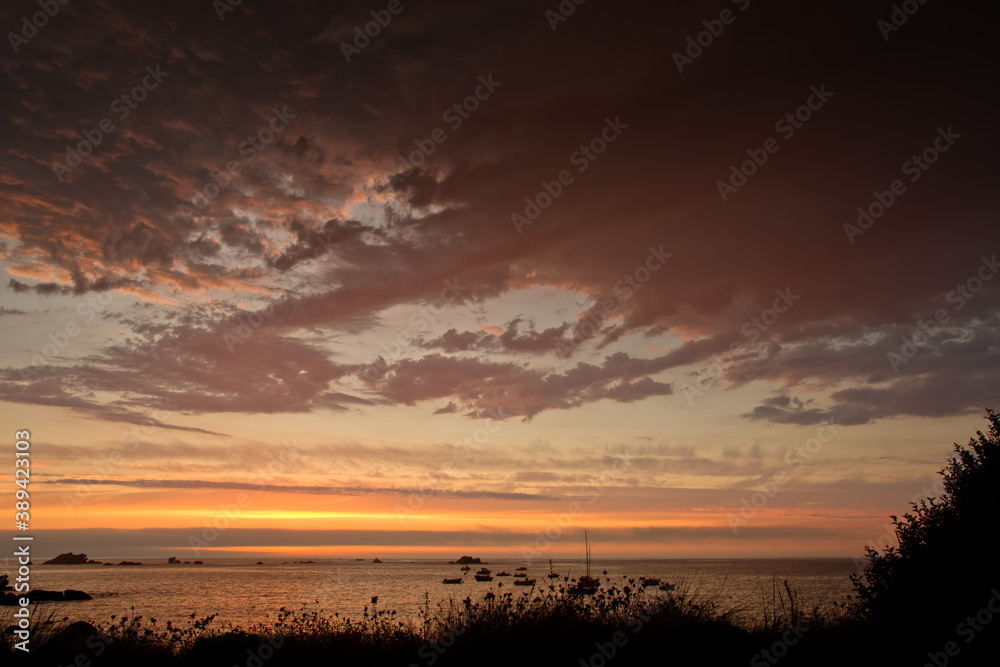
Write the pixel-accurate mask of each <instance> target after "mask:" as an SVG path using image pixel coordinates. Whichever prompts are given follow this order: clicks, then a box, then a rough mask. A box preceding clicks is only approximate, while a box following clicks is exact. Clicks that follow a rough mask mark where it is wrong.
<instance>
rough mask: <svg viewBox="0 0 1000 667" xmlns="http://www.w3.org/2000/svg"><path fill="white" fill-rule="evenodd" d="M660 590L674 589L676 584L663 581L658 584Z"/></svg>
mask: <svg viewBox="0 0 1000 667" xmlns="http://www.w3.org/2000/svg"><path fill="white" fill-rule="evenodd" d="M660 590H661V591H676V590H677V584H668V583H667V582H665V581H664V582H663V583H662V584H660Z"/></svg>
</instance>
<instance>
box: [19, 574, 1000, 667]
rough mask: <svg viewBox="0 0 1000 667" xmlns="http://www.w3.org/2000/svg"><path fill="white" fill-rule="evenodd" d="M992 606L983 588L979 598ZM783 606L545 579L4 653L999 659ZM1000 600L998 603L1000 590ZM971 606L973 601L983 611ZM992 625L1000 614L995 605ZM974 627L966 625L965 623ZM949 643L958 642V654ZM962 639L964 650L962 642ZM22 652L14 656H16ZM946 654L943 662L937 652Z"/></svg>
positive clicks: (73, 636) (100, 660)
mask: <svg viewBox="0 0 1000 667" xmlns="http://www.w3.org/2000/svg"><path fill="white" fill-rule="evenodd" d="M983 603H984V608H988V601H987V599H986V598H984V599H983ZM772 606H773V607H774V608H773V609H772V610H771V611H769V612H765V613H763V614H762V615H761V617H760V618H758V619H756V620H753V621H747V620H745V618H746V617H745V616H742V617H740V616H737V615H735V614H734V610H721V609H718V608H716V607H715V606H714V605H713V604H712V602H711V601H710V600H702V601H697V600H694V599H691V598H690V597H688V596H687V594H685V593H683V592H682V593H669V594H664V593H658V594H657V595H656V596H647V595H645V594H643V593H642V592H641V589H637V588H636V587H635V584H634V583H632V582H627V581H626V582H623V583H622V585H614V584H608V583H607V582H605V586H604V587H603V590H602V591H601V592H598V593H597V594H595V595H593V596H584V597H574V596H570V595H567V594H566V593H565V592H560V591H559V590H558V589H556V590H547V591H545V592H544V593H539V592H537V591H536V592H533V593H530V594H524V593H522V592H520V591H516V592H513V593H503V594H501V595H499V596H497V597H494V598H490V597H489V596H487V598H486V599H483V600H480V601H478V602H472V601H463V602H460V603H457V604H454V605H451V606H450V607H445V606H440V607H439V608H438V610H437V611H436V613H434V612H430V610H428V612H427V613H425V614H423V615H422V618H421V619H420V620H419V621H417V622H416V623H411V624H406V623H401V622H399V621H397V620H395V613H394V612H391V611H385V610H380V609H378V607H377V604H375V605H373V606H372V607H370V608H369V609H368V610H367V613H366V614H365V615H364V616H362V617H361V618H359V619H347V618H341V617H339V616H334V615H326V614H324V613H322V612H320V611H308V610H298V611H295V612H292V611H285V612H284V613H283V614H282V615H281V616H280V617H279V618H278V619H273V621H272V623H271V625H270V626H268V627H264V626H260V627H257V628H254V629H252V630H239V629H223V628H213V624H212V619H210V618H209V619H200V620H197V621H194V620H193V621H192V622H191V623H190V624H189V625H187V626H185V627H183V628H181V627H175V626H172V625H170V626H168V627H159V624H157V623H156V622H155V621H154V620H153V619H147V618H143V617H141V616H139V617H135V618H130V619H119V620H118V621H117V623H116V624H114V625H110V626H105V627H102V628H94V627H93V626H90V625H88V624H85V623H79V622H78V623H74V624H67V623H65V622H64V623H52V624H47V625H46V624H42V625H40V626H39V627H36V628H35V629H34V632H33V639H32V644H31V646H32V651H31V653H30V654H24V653H23V652H21V651H16V650H14V648H13V645H12V642H11V641H8V643H7V644H6V647H5V650H4V651H3V653H5V654H6V657H5V658H4V659H3V663H4V664H8V663H11V664H24V665H45V666H52V667H55V666H58V665H62V666H65V667H69V666H70V665H73V666H76V667H92V666H93V667H101V666H116V667H117V666H122V667H124V666H129V667H132V666H141V667H158V666H160V665H163V666H168V665H170V666H174V665H185V666H190V667H200V666H202V665H204V666H206V667H207V666H212V667H230V666H231V665H235V666H241V667H282V666H291V667H307V666H310V665H372V666H377V665H393V666H402V667H405V666H409V665H418V666H423V665H427V666H430V665H439V666H446V665H471V666H478V665H554V666H558V665H567V666H571V665H572V666H574V667H576V666H588V665H589V666H592V667H604V666H608V667H614V666H617V665H751V667H762V666H765V665H789V666H791V665H915V666H919V665H924V664H931V665H935V667H943V665H946V664H950V665H986V664H995V662H994V660H995V658H996V653H995V651H996V648H997V645H998V644H997V637H996V635H997V634H998V633H997V632H996V630H997V628H996V627H983V626H981V627H982V630H981V631H980V632H978V633H976V635H975V636H974V637H973V639H972V641H968V642H967V641H966V637H967V636H968V633H965V634H962V635H958V634H956V635H955V636H954V637H953V638H952V641H953V643H954V644H955V646H954V647H951V646H950V645H948V644H947V642H945V641H941V640H939V639H938V638H935V637H931V636H924V637H919V636H915V635H914V634H913V633H899V632H898V630H897V629H895V628H891V627H880V626H879V625H878V624H875V623H873V622H871V621H867V620H864V619H862V618H860V617H858V616H857V615H855V614H854V613H853V612H852V611H851V609H850V607H849V606H846V605H845V606H844V607H842V608H837V609H834V610H831V611H829V612H827V613H819V612H818V611H815V610H814V611H813V612H810V613H808V614H803V613H802V612H800V611H799V610H798V609H797V608H796V606H795V601H794V596H793V595H792V594H791V593H790V592H788V591H786V590H780V589H779V590H777V595H776V597H775V598H774V600H773V602H772ZM993 606H994V607H995V608H996V609H997V610H998V611H1000V593H996V595H995V601H994V603H993ZM974 615H975V614H974ZM997 626H1000V619H998V623H997ZM970 630H971V626H970ZM949 648H951V649H952V650H951V652H952V653H953V654H955V655H954V656H949V655H948V653H947V650H948V649H949ZM956 649H957V650H956ZM12 658H13V659H12ZM933 658H937V663H935V662H934V661H933Z"/></svg>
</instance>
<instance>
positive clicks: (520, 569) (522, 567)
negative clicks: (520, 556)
mask: <svg viewBox="0 0 1000 667" xmlns="http://www.w3.org/2000/svg"><path fill="white" fill-rule="evenodd" d="M527 569H528V568H526V567H524V566H523V565H522V566H521V567H519V568H517V571H518V572H524V571H525V570H527Z"/></svg>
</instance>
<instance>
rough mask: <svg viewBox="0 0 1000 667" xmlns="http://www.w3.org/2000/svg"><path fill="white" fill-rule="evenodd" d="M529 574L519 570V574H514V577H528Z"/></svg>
mask: <svg viewBox="0 0 1000 667" xmlns="http://www.w3.org/2000/svg"><path fill="white" fill-rule="evenodd" d="M527 576H528V575H527V573H525V572H518V573H517V574H515V575H514V578H515V579H517V578H518V577H527Z"/></svg>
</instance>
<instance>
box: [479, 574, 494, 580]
mask: <svg viewBox="0 0 1000 667" xmlns="http://www.w3.org/2000/svg"><path fill="white" fill-rule="evenodd" d="M476 581H493V577H491V576H490V575H488V574H477V575H476Z"/></svg>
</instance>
